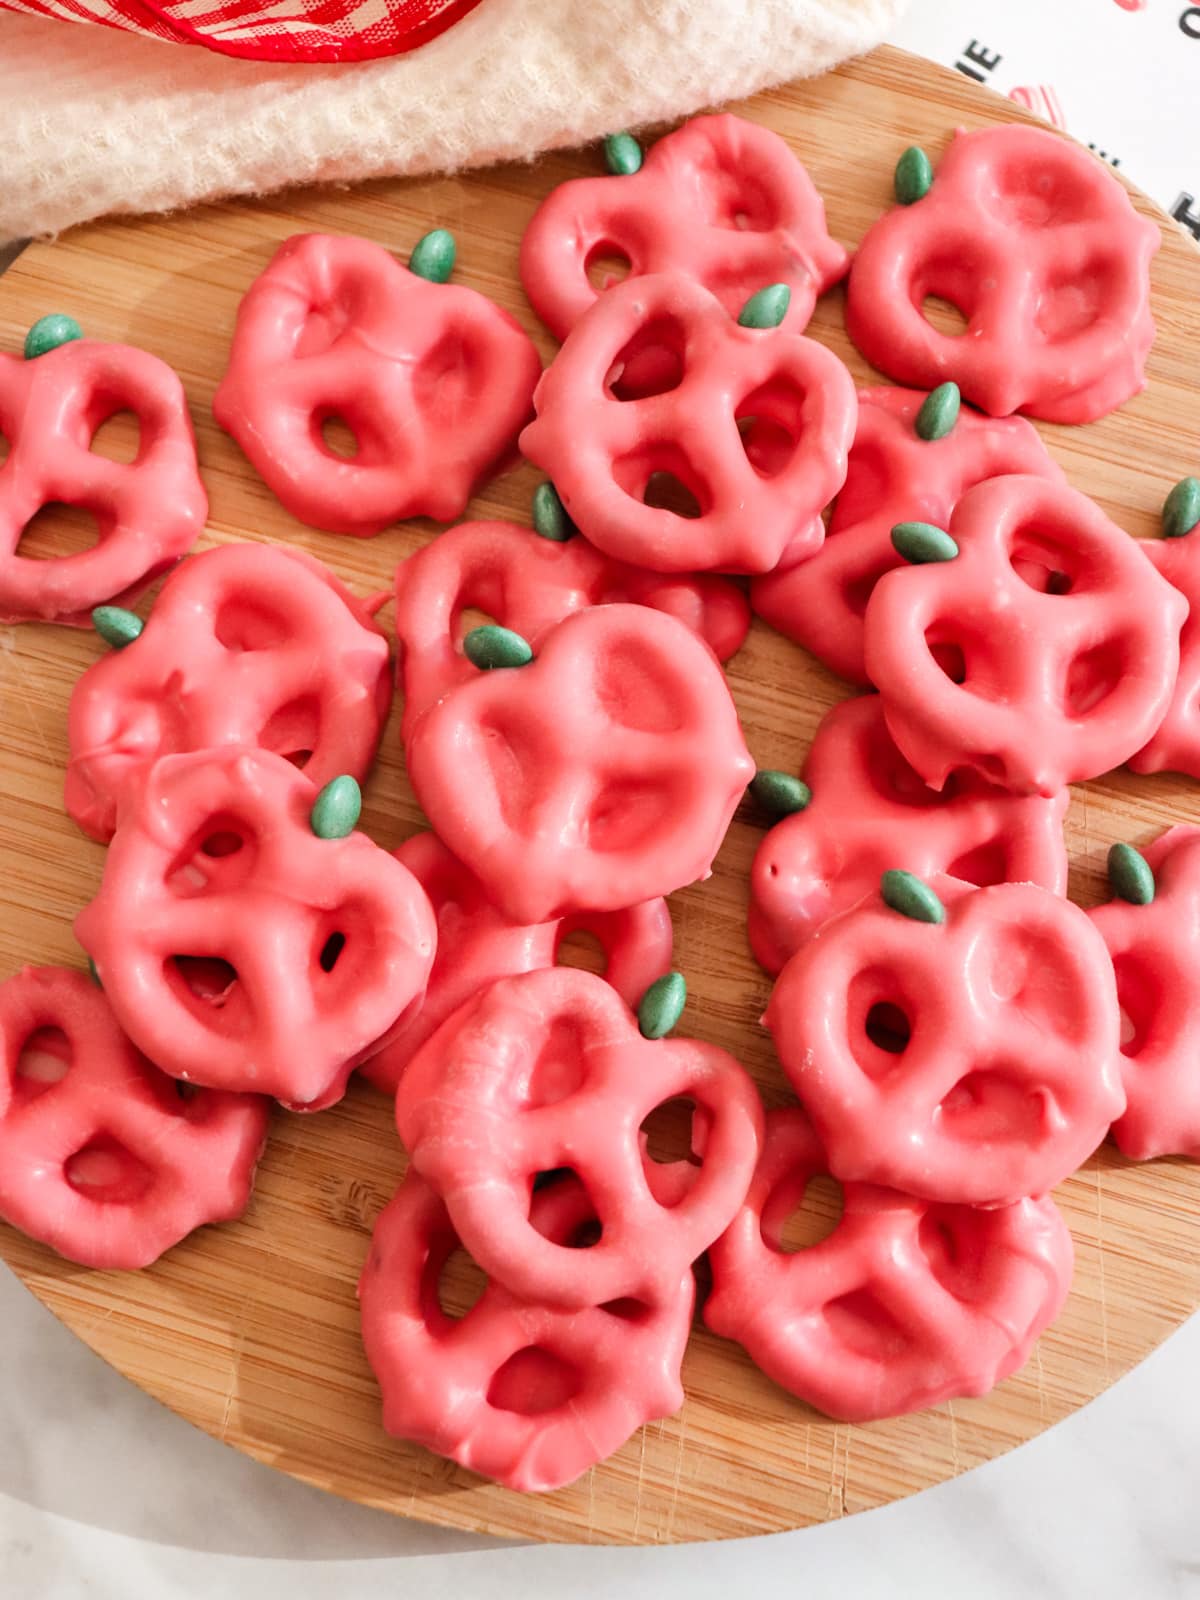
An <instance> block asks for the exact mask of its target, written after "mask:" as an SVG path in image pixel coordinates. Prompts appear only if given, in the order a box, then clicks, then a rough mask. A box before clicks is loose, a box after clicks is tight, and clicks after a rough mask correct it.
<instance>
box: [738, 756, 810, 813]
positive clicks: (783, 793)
mask: <svg viewBox="0 0 1200 1600" xmlns="http://www.w3.org/2000/svg"><path fill="white" fill-rule="evenodd" d="M750 793H751V795H752V796H753V797H754V800H755V801H756V802H757V804H758V805H760V806H761V807H762V809H763V810H764V811H766V812H768V813H769V814H770V815H771V816H773V817H790V816H791V815H792V813H793V812H795V811H803V810H804V808H805V807H806V806H808V805H810V804H811V803H812V790H811V789H810V788H809V787H808V785H807V784H806V783H804V782H802V781H801V779H799V778H793V777H792V775H791V773H790V772H778V771H776V770H775V769H774V768H767V769H765V770H764V771H762V772H756V773H755V774H754V777H753V778H752V779H751V780H750Z"/></svg>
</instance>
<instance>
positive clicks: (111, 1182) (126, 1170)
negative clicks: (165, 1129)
mask: <svg viewBox="0 0 1200 1600" xmlns="http://www.w3.org/2000/svg"><path fill="white" fill-rule="evenodd" d="M63 1176H64V1177H65V1178H66V1180H67V1182H68V1183H69V1184H70V1186H71V1188H72V1189H74V1190H75V1192H76V1194H81V1195H83V1196H84V1197H85V1199H88V1200H95V1201H97V1202H98V1203H99V1204H101V1205H133V1204H135V1203H136V1202H137V1201H138V1200H140V1199H141V1198H142V1196H143V1195H144V1194H145V1193H146V1191H147V1190H148V1189H149V1188H150V1185H151V1184H152V1183H153V1182H154V1174H153V1172H152V1171H151V1170H150V1168H149V1167H148V1166H147V1165H146V1163H145V1162H144V1161H139V1160H138V1158H137V1157H136V1156H135V1155H134V1154H133V1152H132V1150H128V1149H126V1147H125V1146H124V1145H123V1144H121V1143H120V1141H119V1140H117V1139H114V1138H113V1137H112V1136H111V1134H107V1133H102V1134H98V1135H97V1136H96V1138H94V1139H91V1140H89V1141H88V1143H87V1144H85V1145H84V1146H83V1148H82V1150H77V1151H76V1152H75V1154H74V1155H73V1156H68V1157H67V1160H66V1161H65V1162H64V1163H63Z"/></svg>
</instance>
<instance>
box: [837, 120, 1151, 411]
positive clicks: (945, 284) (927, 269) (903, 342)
mask: <svg viewBox="0 0 1200 1600" xmlns="http://www.w3.org/2000/svg"><path fill="white" fill-rule="evenodd" d="M1161 242H1162V240H1161V235H1160V233H1159V229H1158V224H1157V223H1155V222H1152V221H1151V220H1150V219H1149V218H1147V217H1142V216H1139V215H1138V213H1137V212H1136V211H1135V210H1134V209H1133V205H1132V202H1131V201H1130V198H1129V195H1128V194H1127V193H1126V191H1125V189H1124V188H1123V187H1122V185H1121V183H1120V182H1119V181H1118V179H1117V178H1116V177H1114V175H1113V174H1112V172H1110V171H1109V169H1108V167H1107V166H1106V165H1105V164H1104V163H1103V162H1102V161H1099V160H1097V159H1096V157H1095V156H1093V155H1091V154H1090V153H1089V152H1088V151H1087V150H1084V149H1083V148H1082V146H1080V145H1076V144H1074V143H1073V142H1072V141H1071V140H1069V139H1064V138H1061V137H1059V135H1057V134H1053V133H1049V132H1046V131H1045V130H1043V129H1040V128H1027V127H1020V126H1016V125H1011V126H1005V127H999V128H984V129H980V130H979V131H977V132H974V133H965V132H961V131H960V132H959V133H957V134H956V135H955V137H954V141H953V143H952V144H951V146H950V148H949V150H948V151H947V152H946V154H945V155H944V156H943V157H942V160H941V162H940V164H939V166H938V169H937V175H936V177H935V178H934V181H933V187H932V188H931V189H930V191H929V193H928V194H927V195H925V196H924V198H923V199H921V200H918V201H916V202H915V203H914V204H912V205H908V206H899V205H898V206H896V207H895V208H894V209H893V210H891V211H889V212H887V214H886V215H885V216H883V217H881V218H880V220H879V221H878V222H876V223H875V225H874V226H873V227H872V228H871V229H870V230H869V232H868V233H867V236H866V238H865V239H864V240H863V241H862V243H861V244H860V246H859V248H858V252H857V254H856V255H855V257H854V264H853V266H852V267H851V269H850V281H849V285H848V290H847V297H846V328H847V331H848V332H849V334H850V337H851V338H852V339H853V340H854V343H855V344H856V345H857V346H858V348H859V349H860V350H861V351H862V353H863V355H865V356H866V358H867V360H868V361H870V362H871V363H872V364H873V365H874V366H876V367H878V368H879V370H880V371H881V372H885V373H886V374H887V375H888V377H890V378H894V379H895V380H896V381H897V382H898V383H908V384H913V385H915V386H916V387H917V388H921V389H932V388H934V387H935V386H936V385H937V384H939V383H941V382H943V381H944V380H945V379H947V378H953V379H954V381H955V382H956V383H957V384H958V385H959V387H960V389H961V390H962V392H963V395H964V397H965V398H966V399H968V400H971V401H973V402H974V403H975V404H976V405H978V406H980V407H982V409H983V410H984V411H988V412H990V413H991V414H992V415H993V416H1007V415H1008V414H1009V413H1010V412H1013V411H1024V412H1026V413H1027V414H1028V415H1029V416H1032V417H1042V418H1044V419H1045V420H1046V421H1047V422H1092V421H1094V420H1095V419H1096V418H1097V417H1102V416H1104V415H1105V414H1106V413H1107V412H1109V411H1112V410H1113V408H1114V407H1116V406H1119V405H1120V404H1121V403H1122V402H1123V401H1125V400H1128V399H1129V398H1130V396H1131V395H1135V394H1137V393H1138V392H1139V390H1141V389H1143V388H1144V387H1145V382H1146V380H1145V373H1144V367H1145V360H1146V355H1147V353H1148V351H1149V349H1150V345H1151V343H1152V342H1153V339H1154V322H1153V319H1152V318H1151V315H1150V299H1149V296H1150V271H1149V269H1150V259H1151V257H1152V256H1153V255H1154V253H1155V251H1156V250H1157V249H1158V247H1159V245H1160V244H1161ZM928 296H935V297H937V298H939V299H943V300H948V301H950V302H951V304H952V305H954V306H956V307H957V308H958V310H959V311H960V312H961V313H962V315H963V316H964V317H965V319H966V323H967V326H966V329H965V330H964V331H963V332H961V333H959V334H949V333H941V332H939V331H938V330H937V329H936V328H935V327H934V326H933V324H932V323H931V322H929V321H928V320H927V318H926V316H925V312H924V302H925V300H926V298H927V297H928Z"/></svg>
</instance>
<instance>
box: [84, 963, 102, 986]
mask: <svg viewBox="0 0 1200 1600" xmlns="http://www.w3.org/2000/svg"><path fill="white" fill-rule="evenodd" d="M88 977H90V978H91V980H92V982H93V983H94V984H95V985H96V987H97V989H103V987H104V985H103V984H102V983H101V982H100V973H99V971H98V970H97V968H96V963H95V962H94V961H93V960H92V958H91V956H89V957H88Z"/></svg>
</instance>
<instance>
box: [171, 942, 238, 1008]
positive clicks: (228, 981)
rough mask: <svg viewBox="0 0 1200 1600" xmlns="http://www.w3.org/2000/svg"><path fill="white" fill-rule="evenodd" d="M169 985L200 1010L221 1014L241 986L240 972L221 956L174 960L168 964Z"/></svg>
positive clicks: (180, 957)
mask: <svg viewBox="0 0 1200 1600" xmlns="http://www.w3.org/2000/svg"><path fill="white" fill-rule="evenodd" d="M166 966H167V976H168V982H170V983H171V987H172V988H173V989H174V990H175V991H176V993H177V994H178V993H182V995H183V996H184V997H185V998H188V999H190V1000H192V1001H193V1002H195V1003H196V1004H195V1005H193V1009H196V1008H197V1006H198V1007H200V1008H204V1009H210V1010H213V1011H220V1010H221V1009H222V1008H223V1007H224V1006H225V1005H226V1004H227V1002H228V1000H229V997H230V995H231V994H232V992H233V990H234V988H235V987H236V985H237V982H238V974H237V968H236V967H234V966H232V965H231V964H230V963H229V962H228V961H226V960H224V959H223V957H221V956H171V957H170V958H169V959H168V961H167V963H166Z"/></svg>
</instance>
